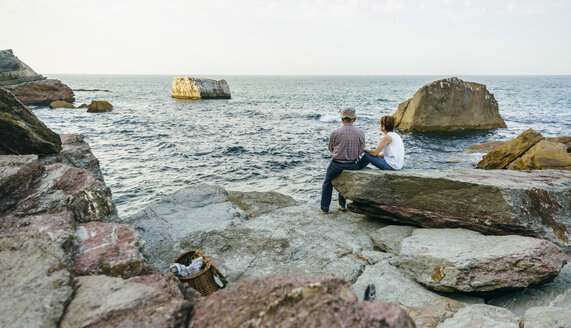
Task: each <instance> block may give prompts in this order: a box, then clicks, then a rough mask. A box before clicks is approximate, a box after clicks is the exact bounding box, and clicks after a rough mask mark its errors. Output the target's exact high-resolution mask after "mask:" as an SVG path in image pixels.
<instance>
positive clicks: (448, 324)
mask: <svg viewBox="0 0 571 328" xmlns="http://www.w3.org/2000/svg"><path fill="white" fill-rule="evenodd" d="M437 327H438V328H472V327H478V328H519V327H520V326H519V320H518V318H517V317H516V316H515V315H514V314H513V313H511V312H510V311H508V310H506V309H503V308H500V307H496V306H491V305H486V304H475V305H470V306H467V307H465V308H463V309H460V310H459V311H458V312H457V313H456V314H455V315H454V316H453V317H452V318H450V319H447V320H446V321H444V322H443V323H441V324H439V325H438V326H437ZM530 327H536V326H530Z"/></svg>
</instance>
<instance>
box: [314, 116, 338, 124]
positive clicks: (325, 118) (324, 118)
mask: <svg viewBox="0 0 571 328" xmlns="http://www.w3.org/2000/svg"><path fill="white" fill-rule="evenodd" d="M319 121H321V122H325V123H332V122H341V118H340V117H339V115H321V116H320V117H319Z"/></svg>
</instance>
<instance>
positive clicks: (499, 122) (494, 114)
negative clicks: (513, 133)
mask: <svg viewBox="0 0 571 328" xmlns="http://www.w3.org/2000/svg"><path fill="white" fill-rule="evenodd" d="M393 116H394V118H395V127H397V128H399V129H401V130H405V131H416V132H428V131H454V130H460V129H495V128H505V127H506V123H505V122H504V120H503V119H502V117H501V116H500V113H499V109H498V102H497V101H496V99H495V98H494V95H493V94H491V93H490V92H489V91H488V90H487V89H486V86H485V85H483V84H479V83H475V82H465V81H462V80H460V79H458V78H456V77H452V78H447V79H443V80H439V81H435V82H432V83H430V84H427V85H425V86H423V87H422V88H420V89H419V90H418V91H417V92H416V93H415V94H414V96H413V97H412V98H410V99H408V100H407V101H405V102H403V103H401V104H400V105H399V106H398V109H397V111H396V113H394V114H393Z"/></svg>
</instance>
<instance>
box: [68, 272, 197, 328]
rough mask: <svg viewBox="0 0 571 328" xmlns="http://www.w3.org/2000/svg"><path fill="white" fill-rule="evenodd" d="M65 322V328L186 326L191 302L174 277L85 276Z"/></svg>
mask: <svg viewBox="0 0 571 328" xmlns="http://www.w3.org/2000/svg"><path fill="white" fill-rule="evenodd" d="M77 284H78V288H77V290H76V292H75V295H74V298H73V300H72V301H71V303H70V304H69V306H68V308H67V311H66V313H65V316H64V317H63V318H62V320H61V324H60V325H59V327H61V328H72V327H73V328H81V327H93V328H95V327H125V328H129V327H155V328H161V327H165V328H166V327H169V328H170V327H186V321H187V317H188V315H189V312H190V306H191V304H190V302H188V301H185V300H184V299H183V296H182V294H181V292H180V290H179V288H178V282H177V280H176V278H174V276H172V275H170V274H168V275H166V274H153V275H148V276H139V277H134V278H130V279H127V280H124V279H122V278H114V277H108V276H100V275H98V276H83V277H79V278H78V279H77Z"/></svg>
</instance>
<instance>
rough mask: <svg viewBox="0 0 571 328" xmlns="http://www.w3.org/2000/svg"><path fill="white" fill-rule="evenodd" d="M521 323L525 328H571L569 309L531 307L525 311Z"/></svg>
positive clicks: (570, 310) (570, 311)
mask: <svg viewBox="0 0 571 328" xmlns="http://www.w3.org/2000/svg"><path fill="white" fill-rule="evenodd" d="M522 323H523V325H522V326H520V327H525V328H527V327H531V328H553V327H558V328H571V309H562V308H557V307H547V306H544V307H533V308H530V309H528V310H527V311H525V314H524V315H523V320H522Z"/></svg>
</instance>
